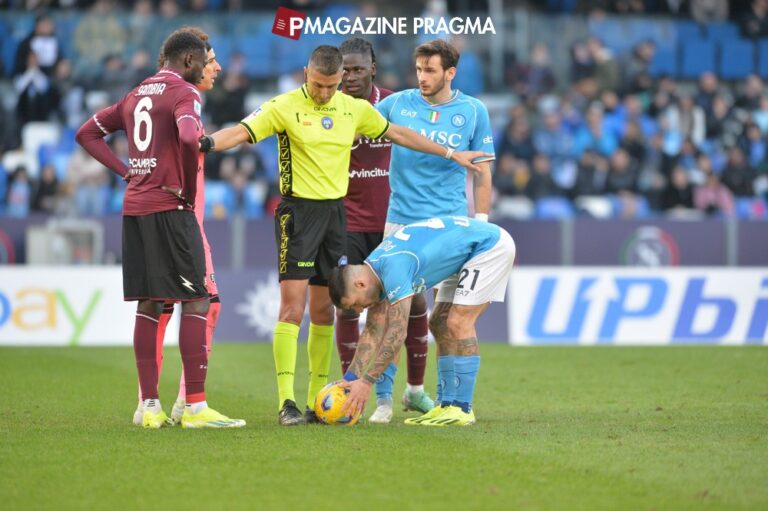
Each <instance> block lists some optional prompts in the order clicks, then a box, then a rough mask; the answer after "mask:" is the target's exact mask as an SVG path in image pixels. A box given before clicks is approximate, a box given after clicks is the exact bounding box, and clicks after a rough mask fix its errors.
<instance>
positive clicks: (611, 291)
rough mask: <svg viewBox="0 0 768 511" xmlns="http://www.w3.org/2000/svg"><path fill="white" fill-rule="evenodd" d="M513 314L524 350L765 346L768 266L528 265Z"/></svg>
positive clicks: (520, 272) (512, 302)
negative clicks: (580, 346)
mask: <svg viewBox="0 0 768 511" xmlns="http://www.w3.org/2000/svg"><path fill="white" fill-rule="evenodd" d="M507 310H508V318H509V322H508V325H509V339H510V342H511V343H512V344H516V345H547V344H584V345H589V344H618V345H621V344H630V345H643V344H648V345H650V344H764V343H766V340H767V339H768V335H767V334H768V268H756V269H723V268H689V269H683V268H675V269H648V268H599V267H598V268H588V267H581V268H569V269H563V268H560V267H548V268H530V267H528V268H525V269H517V270H515V271H514V272H513V276H512V285H511V289H510V290H509V295H508V302H507ZM481 321H482V320H481Z"/></svg>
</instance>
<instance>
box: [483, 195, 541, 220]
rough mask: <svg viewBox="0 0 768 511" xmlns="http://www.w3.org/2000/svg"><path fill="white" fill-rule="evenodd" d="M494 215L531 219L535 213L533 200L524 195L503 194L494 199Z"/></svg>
mask: <svg viewBox="0 0 768 511" xmlns="http://www.w3.org/2000/svg"><path fill="white" fill-rule="evenodd" d="M493 214H494V216H499V217H503V218H514V219H515V220H530V219H531V218H533V215H534V205H533V201H532V200H531V199H529V198H528V197H525V196H524V195H515V196H511V197H510V196H503V197H499V198H498V199H496V200H495V201H494V204H493Z"/></svg>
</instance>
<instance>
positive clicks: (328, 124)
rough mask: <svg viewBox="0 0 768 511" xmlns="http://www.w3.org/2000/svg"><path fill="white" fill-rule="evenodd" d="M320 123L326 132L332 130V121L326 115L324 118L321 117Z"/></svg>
mask: <svg viewBox="0 0 768 511" xmlns="http://www.w3.org/2000/svg"><path fill="white" fill-rule="evenodd" d="M320 122H321V123H322V125H323V128H325V129H327V130H329V129H331V128H333V119H331V118H330V117H328V116H327V115H326V116H325V117H323V118H322V120H321V121H320Z"/></svg>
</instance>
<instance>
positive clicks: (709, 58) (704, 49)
mask: <svg viewBox="0 0 768 511" xmlns="http://www.w3.org/2000/svg"><path fill="white" fill-rule="evenodd" d="M680 57H681V58H680V75H681V76H682V77H683V78H688V79H697V78H698V77H699V76H701V75H702V73H706V72H713V71H715V43H713V42H712V41H705V40H703V39H698V40H696V39H690V40H687V41H683V43H682V45H681V50H680Z"/></svg>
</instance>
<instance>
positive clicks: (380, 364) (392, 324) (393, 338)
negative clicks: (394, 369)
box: [368, 298, 411, 378]
mask: <svg viewBox="0 0 768 511" xmlns="http://www.w3.org/2000/svg"><path fill="white" fill-rule="evenodd" d="M410 311H411V299H410V298H406V299H404V300H401V301H399V302H397V303H396V304H395V305H390V306H389V307H388V310H387V328H386V330H385V331H384V335H383V336H382V337H381V340H380V342H379V343H378V351H377V353H376V357H375V358H374V360H373V366H372V367H371V369H370V370H369V371H368V374H369V375H371V376H372V377H374V378H378V377H379V376H381V374H382V373H384V369H386V368H387V366H388V365H389V364H390V363H391V362H392V361H393V360H394V359H395V355H396V354H397V352H398V351H400V347H401V346H402V345H403V342H404V341H405V337H406V334H407V332H408V317H409V316H410Z"/></svg>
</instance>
